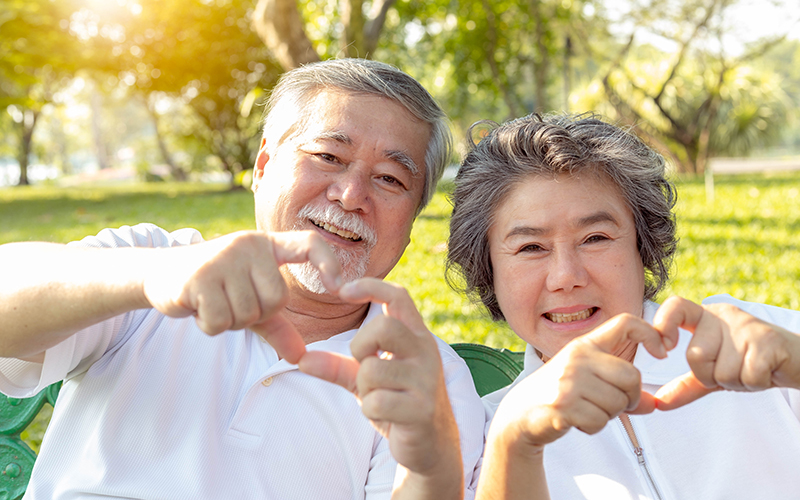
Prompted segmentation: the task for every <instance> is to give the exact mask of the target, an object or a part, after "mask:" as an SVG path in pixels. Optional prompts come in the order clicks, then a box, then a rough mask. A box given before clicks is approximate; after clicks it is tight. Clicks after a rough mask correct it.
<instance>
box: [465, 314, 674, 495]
mask: <svg viewBox="0 0 800 500" xmlns="http://www.w3.org/2000/svg"><path fill="white" fill-rule="evenodd" d="M629 343H636V344H642V345H644V347H645V348H646V349H647V350H648V352H650V354H652V355H653V356H655V357H657V358H664V357H665V356H666V355H667V350H668V348H667V345H669V346H670V347H671V346H674V345H675V344H676V339H675V338H672V339H669V340H667V339H666V338H665V337H662V336H661V334H660V333H659V332H658V330H656V329H655V328H653V327H652V326H650V325H649V324H647V323H646V322H645V321H643V320H642V319H640V318H637V317H635V316H632V315H630V314H622V315H619V316H616V317H614V318H612V319H610V320H608V321H606V322H605V323H603V324H602V325H600V326H599V327H598V328H596V329H595V330H593V331H591V332H589V333H587V334H586V335H583V336H581V337H578V338H576V339H574V340H573V341H572V342H570V343H569V344H567V345H566V346H564V348H562V349H561V350H560V351H559V352H558V353H557V354H556V355H555V356H554V357H553V358H552V359H551V360H549V361H548V362H547V363H545V365H544V366H542V367H541V368H539V369H538V370H536V371H535V372H534V373H532V374H531V375H529V376H528V377H527V378H526V379H525V380H523V381H521V382H520V383H519V384H517V386H516V387H514V388H513V389H512V390H511V391H509V393H508V394H506V396H505V397H504V398H503V401H502V403H501V404H500V406H499V408H498V409H497V413H496V414H495V416H494V419H493V420H492V424H491V427H490V428H489V435H488V436H487V440H486V453H485V456H484V462H483V469H482V471H481V477H480V481H479V482H478V496H477V498H479V499H493V498H504V499H514V498H547V495H548V492H547V482H546V479H545V477H544V469H543V467H542V463H543V462H542V450H543V449H544V446H545V445H546V444H548V443H551V442H553V441H555V440H556V439H558V438H560V437H561V436H563V435H564V434H566V433H567V431H569V430H570V429H571V428H573V427H574V428H577V429H580V430H581V431H583V432H586V433H588V434H595V433H597V432H599V431H600V430H601V429H602V428H603V427H605V425H606V423H608V421H609V420H611V419H612V418H615V417H617V416H618V415H619V414H620V413H622V412H629V413H650V412H652V411H653V410H654V409H655V400H654V398H653V396H652V395H651V394H649V393H647V392H643V391H642V384H641V375H640V373H639V371H638V370H637V369H636V368H634V366H633V365H632V364H631V363H629V362H628V361H625V360H623V359H621V358H619V357H617V356H615V355H614V354H612V353H614V352H619V351H620V350H621V349H622V348H623V347H624V346H625V345H626V344H629Z"/></svg>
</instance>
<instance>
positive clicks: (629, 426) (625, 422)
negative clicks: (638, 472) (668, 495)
mask: <svg viewBox="0 0 800 500" xmlns="http://www.w3.org/2000/svg"><path fill="white" fill-rule="evenodd" d="M617 418H619V421H620V423H622V427H623V428H624V429H625V432H626V433H627V434H628V439H629V440H630V442H631V445H632V446H633V453H634V454H635V455H636V460H637V461H638V462H639V467H641V468H642V469H643V470H644V474H645V476H646V477H647V480H648V481H649V482H650V487H651V488H652V489H653V493H655V494H656V498H657V499H658V500H663V497H662V496H661V492H660V491H659V490H658V486H656V482H655V481H654V480H653V475H652V474H650V468H649V467H647V462H646V461H645V459H644V450H643V449H642V447H641V446H639V440H638V439H637V438H636V432H635V431H634V429H633V422H631V419H630V418H629V417H628V415H626V414H624V413H623V414H622V415H620V416H619V417H617Z"/></svg>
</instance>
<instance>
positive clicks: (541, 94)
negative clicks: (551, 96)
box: [531, 0, 550, 113]
mask: <svg viewBox="0 0 800 500" xmlns="http://www.w3.org/2000/svg"><path fill="white" fill-rule="evenodd" d="M531 17H532V18H533V22H534V23H535V26H536V27H535V30H534V33H535V36H536V55H537V56H538V57H534V58H533V80H534V84H535V85H536V88H535V89H533V90H534V95H535V96H536V105H535V106H534V109H533V110H534V111H536V112H539V113H542V112H547V111H548V110H549V109H550V103H549V102H548V99H547V75H548V73H549V72H550V54H548V52H547V45H546V44H545V41H544V39H545V31H546V26H545V19H544V15H543V14H542V2H541V0H531Z"/></svg>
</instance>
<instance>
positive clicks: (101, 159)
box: [89, 90, 111, 170]
mask: <svg viewBox="0 0 800 500" xmlns="http://www.w3.org/2000/svg"><path fill="white" fill-rule="evenodd" d="M89 104H90V105H91V108H92V136H93V137H94V151H95V155H96V156H97V165H98V166H99V167H100V169H101V170H102V169H106V168H109V167H110V166H111V165H109V163H108V151H107V150H106V143H105V141H104V140H103V131H102V126H101V124H100V108H101V105H100V94H99V93H98V92H97V91H96V90H93V91H92V96H91V97H90V99H89Z"/></svg>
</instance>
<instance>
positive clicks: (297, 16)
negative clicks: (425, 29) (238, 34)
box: [253, 0, 396, 70]
mask: <svg viewBox="0 0 800 500" xmlns="http://www.w3.org/2000/svg"><path fill="white" fill-rule="evenodd" d="M395 2H396V0H375V1H373V2H364V0H338V1H335V2H334V1H328V2H315V1H304V2H300V4H298V1H297V0H258V2H257V4H256V9H255V12H254V15H253V27H254V28H255V30H256V32H257V33H258V34H259V35H260V36H261V39H262V40H263V41H264V44H266V46H267V47H268V48H269V49H270V51H272V54H273V55H274V57H275V59H276V60H277V61H278V62H279V63H280V64H281V66H283V68H284V69H285V70H290V69H292V68H296V67H298V66H300V65H302V64H305V63H309V62H314V61H319V60H320V56H319V53H325V52H326V51H327V48H328V47H337V46H338V49H335V50H334V53H337V54H338V55H340V56H342V57H366V58H371V57H373V56H374V54H375V50H376V48H377V47H378V40H379V38H380V36H381V32H382V31H383V27H384V24H385V22H386V18H387V15H388V13H389V10H390V9H391V8H392V6H393V5H394V4H395ZM367 6H369V13H368V14H367V15H366V16H365V12H364V11H365V10H366V9H365V7H367ZM336 21H338V23H337V22H336ZM309 25H311V26H309ZM309 28H310V29H311V30H313V33H314V34H315V35H316V37H314V36H309ZM331 28H333V29H331ZM312 38H313V39H314V41H312ZM335 39H338V42H339V43H338V44H334V43H331V42H332V41H333V40H335ZM314 42H316V43H317V45H318V47H317V48H316V49H315V47H314Z"/></svg>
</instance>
